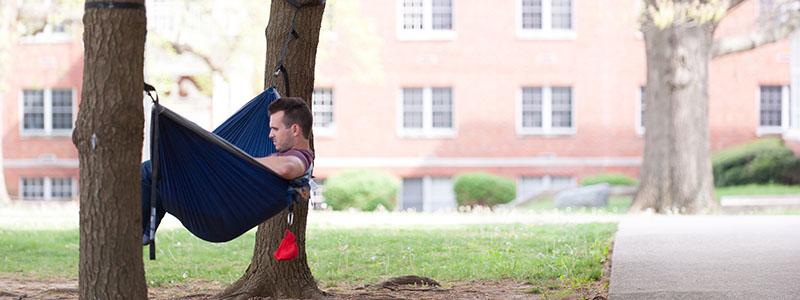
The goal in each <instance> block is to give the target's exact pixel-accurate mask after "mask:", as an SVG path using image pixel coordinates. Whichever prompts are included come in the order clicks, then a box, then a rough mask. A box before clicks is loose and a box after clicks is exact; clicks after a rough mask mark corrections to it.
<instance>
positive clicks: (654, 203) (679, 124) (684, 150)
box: [631, 22, 719, 213]
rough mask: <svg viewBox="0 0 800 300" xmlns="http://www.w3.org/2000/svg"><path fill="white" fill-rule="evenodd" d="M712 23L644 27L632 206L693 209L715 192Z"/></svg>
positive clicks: (711, 200) (712, 202)
mask: <svg viewBox="0 0 800 300" xmlns="http://www.w3.org/2000/svg"><path fill="white" fill-rule="evenodd" d="M714 26H715V24H713V23H711V22H708V23H705V24H702V25H697V24H691V25H688V24H684V25H678V26H668V27H666V28H664V29H663V30H662V29H659V28H658V27H656V26H654V25H653V24H652V23H649V24H646V25H645V26H644V27H643V32H644V36H645V44H646V49H647V88H646V91H645V99H646V110H645V128H646V129H645V130H646V132H645V148H644V160H643V164H642V174H641V180H640V184H639V190H638V191H637V193H636V196H635V198H634V203H633V205H632V206H631V210H633V211H636V210H644V209H653V210H655V211H656V212H659V213H663V212H667V211H673V212H685V213H695V212H702V211H707V210H715V209H717V208H718V207H719V205H718V203H717V201H716V199H715V197H714V179H713V175H712V172H711V171H712V170H711V156H710V141H709V124H708V69H709V63H710V60H711V45H712V41H713V40H712V34H713V31H714Z"/></svg>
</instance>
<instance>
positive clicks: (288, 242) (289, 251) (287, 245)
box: [275, 229, 297, 260]
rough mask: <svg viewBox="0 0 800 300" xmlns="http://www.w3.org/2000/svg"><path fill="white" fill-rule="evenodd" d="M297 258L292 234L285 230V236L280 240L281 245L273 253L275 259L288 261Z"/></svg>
mask: <svg viewBox="0 0 800 300" xmlns="http://www.w3.org/2000/svg"><path fill="white" fill-rule="evenodd" d="M295 257H297V244H296V243H295V242H294V234H293V233H292V232H291V231H289V229H286V236H285V237H284V238H283V240H281V245H280V246H278V250H277V251H275V259H277V260H290V259H293V258H295Z"/></svg>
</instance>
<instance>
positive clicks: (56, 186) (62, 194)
mask: <svg viewBox="0 0 800 300" xmlns="http://www.w3.org/2000/svg"><path fill="white" fill-rule="evenodd" d="M51 182H52V183H51V185H52V187H51V191H52V192H51V194H52V197H53V198H72V196H73V195H72V178H55V179H53V180H52V181H51Z"/></svg>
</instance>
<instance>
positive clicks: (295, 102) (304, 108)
mask: <svg viewBox="0 0 800 300" xmlns="http://www.w3.org/2000/svg"><path fill="white" fill-rule="evenodd" d="M279 111H283V125H284V126H286V127H289V126H292V125H294V124H297V125H298V126H300V130H301V131H302V132H303V137H304V138H306V139H308V136H309V135H310V134H311V126H312V125H313V119H312V118H313V117H312V116H311V109H310V108H308V104H306V102H305V101H303V99H302V98H299V97H283V98H279V99H278V100H275V101H272V103H270V104H269V106H268V107H267V112H268V113H269V114H270V115H272V114H274V113H277V112H279Z"/></svg>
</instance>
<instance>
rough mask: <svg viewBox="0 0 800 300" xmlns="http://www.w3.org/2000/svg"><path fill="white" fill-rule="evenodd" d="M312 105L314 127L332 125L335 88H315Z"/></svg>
mask: <svg viewBox="0 0 800 300" xmlns="http://www.w3.org/2000/svg"><path fill="white" fill-rule="evenodd" d="M311 107H312V111H313V112H314V127H317V128H324V127H330V126H331V125H332V124H333V89H330V88H317V89H314V94H312V95H311Z"/></svg>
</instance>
